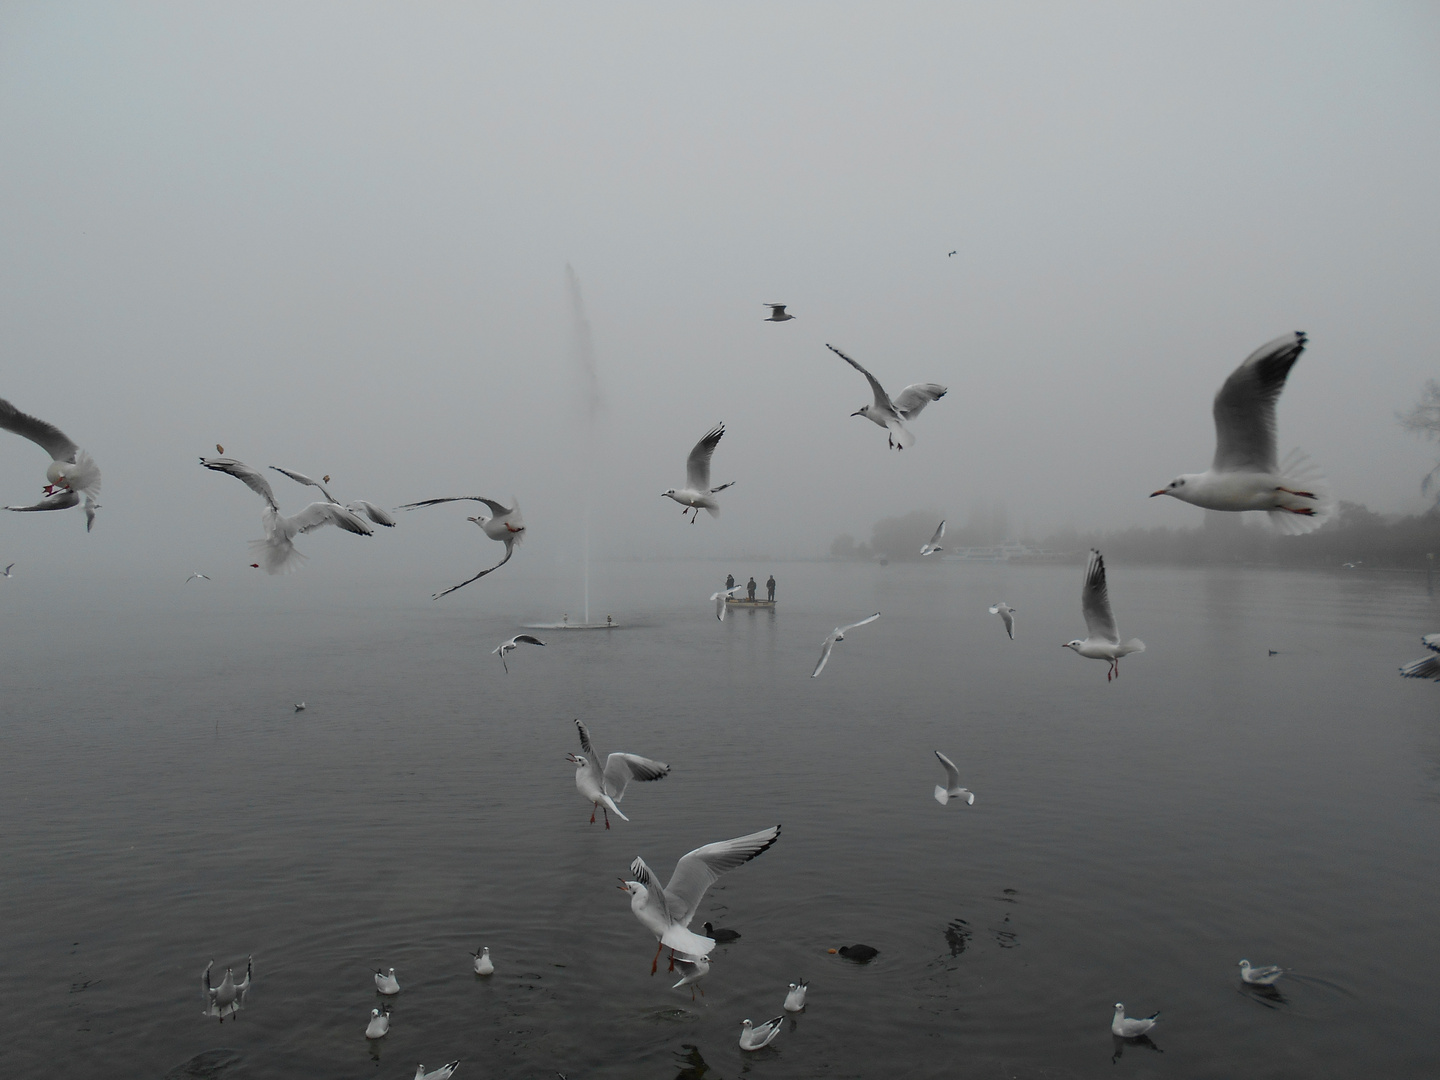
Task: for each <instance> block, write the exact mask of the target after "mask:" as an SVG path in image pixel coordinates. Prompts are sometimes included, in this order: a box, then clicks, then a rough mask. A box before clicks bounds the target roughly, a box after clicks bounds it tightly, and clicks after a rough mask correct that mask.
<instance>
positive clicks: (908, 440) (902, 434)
mask: <svg viewBox="0 0 1440 1080" xmlns="http://www.w3.org/2000/svg"><path fill="white" fill-rule="evenodd" d="M825 347H826V348H827V349H829V350H830V351H831V352H833V353H834V354H835V355H836V356H838V357H840V359H841V360H844V361H845V362H846V363H847V364H849V365H850V366H851V367H853V368H854V369H855V370H856V371H858V372H860V374H861V375H864V376H865V378H866V379H867V380H869V382H870V389H871V390H872V391H873V392H874V394H875V403H874V404H873V405H862V406H860V408H858V409H856V410H855V411H854V412H853V413H851V414H850V415H851V416H863V417H865V419H867V420H869V421H870V422H871V423H872V424H878V425H879V426H880V427H882V428H885V429H886V430H887V431H888V432H889V433H890V445H891V446H892V447H894V448H895V449H896V450H904V449H905V448H906V447H907V446H913V445H915V436H914V434H912V433H911V431H910V429H909V428H907V427H906V426H905V423H904V422H905V421H906V420H914V419H915V417H917V416H919V415H920V410H921V409H923V408H925V406H926V405H928V404H930V402H932V401H939V400H940V399H941V398H942V397H944V396H945V394H946V393H947V388H946V387H943V386H941V385H940V384H939V383H911V384H910V385H909V386H907V387H905V389H904V390H901V391H900V393H899V394H898V395H897V396H896V397H895V399H894V400H893V401H892V400H891V398H890V395H889V394H887V393H886V392H885V388H884V387H883V386H881V385H880V383H879V381H878V380H877V379H876V378H875V376H874V375H871V374H870V372H868V371H866V370H865V369H864V368H863V367H861V366H860V365H859V364H857V363H856V362H855V361H854V360H852V359H850V357H848V356H846V355H845V354H844V353H843V352H841V351H840V350H839V349H837V348H835V346H834V345H831V344H829V343H827V344H826V345H825Z"/></svg>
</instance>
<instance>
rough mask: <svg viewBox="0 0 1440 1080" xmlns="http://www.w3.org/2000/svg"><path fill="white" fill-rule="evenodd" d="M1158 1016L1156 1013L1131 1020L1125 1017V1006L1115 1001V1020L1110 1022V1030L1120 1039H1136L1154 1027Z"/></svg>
mask: <svg viewBox="0 0 1440 1080" xmlns="http://www.w3.org/2000/svg"><path fill="white" fill-rule="evenodd" d="M1159 1015H1160V1014H1159V1013H1158V1012H1156V1013H1151V1014H1150V1015H1149V1016H1146V1017H1144V1018H1142V1019H1138V1020H1132V1019H1131V1018H1130V1017H1128V1016H1126V1015H1125V1006H1124V1005H1121V1004H1120V1002H1118V1001H1117V1002H1116V1003H1115V1019H1113V1020H1111V1021H1110V1030H1111V1032H1113V1033H1114V1034H1116V1035H1118V1036H1120V1038H1122V1039H1138V1038H1139V1037H1140V1036H1141V1035H1144V1034H1145V1033H1146V1032H1147V1031H1149V1030H1150V1029H1151V1028H1153V1027H1154V1026H1155V1018H1156V1017H1158V1016H1159Z"/></svg>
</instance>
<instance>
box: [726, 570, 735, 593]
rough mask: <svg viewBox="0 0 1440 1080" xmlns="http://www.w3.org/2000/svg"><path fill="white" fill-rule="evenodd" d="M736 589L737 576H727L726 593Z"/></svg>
mask: <svg viewBox="0 0 1440 1080" xmlns="http://www.w3.org/2000/svg"><path fill="white" fill-rule="evenodd" d="M734 587H735V575H734V574H726V575H725V591H726V592H729V591H730V590H731V589H733V588H734Z"/></svg>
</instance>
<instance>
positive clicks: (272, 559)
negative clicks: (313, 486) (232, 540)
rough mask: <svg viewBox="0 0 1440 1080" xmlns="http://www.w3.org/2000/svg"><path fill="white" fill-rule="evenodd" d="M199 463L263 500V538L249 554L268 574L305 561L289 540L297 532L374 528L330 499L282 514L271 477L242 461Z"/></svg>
mask: <svg viewBox="0 0 1440 1080" xmlns="http://www.w3.org/2000/svg"><path fill="white" fill-rule="evenodd" d="M200 464H201V465H203V466H204V467H205V468H207V469H211V470H213V471H215V472H222V473H228V474H229V475H231V476H233V477H235V479H237V480H239V481H240V482H241V483H243V484H244V485H245V486H246V487H248V488H249V489H250V490H251V491H253V492H255V494H256V495H259V496H260V498H262V499H264V500H265V512H264V513H263V514H262V515H261V516H260V521H261V523H262V524H263V525H264V526H265V539H264V540H251V541H250V554H251V556H252V557H254V558H255V560H256V561H257V562H258V563H259V564H260V565H261V566H263V567H264V568H265V572H266V573H267V574H288V573H289V572H290V571H292V570H298V569H299V568H300V566H301V564H302V563H304V562H305V556H304V555H302V554H300V552H298V551H296V550H295V545H294V544H293V543H291V541H292V540H293V539H294V537H295V535H296V534H297V533H307V532H309V531H310V530H311V529H318V528H320V527H321V526H322V525H338V526H339V527H340V528H342V529H344V530H345V531H346V532H350V533H354V534H355V535H357V536H369V535H371V533H372V532H373V531H374V530H372V529H371V528H370V526H369V525H366V524H365V522H363V521H361V520H360V519H359V518H358V517H356V516H355V515H354V514H353V513H351V512H350V511H349V510H346V509H345V507H343V506H340V505H339V504H337V503H333V502H313V503H311V504H310V505H309V506H307V507H305V509H303V510H301V511H300V512H299V513H298V514H295V515H294V516H292V517H281V516H280V505H279V504H278V503H277V502H276V501H275V492H274V491H273V490H272V489H271V487H270V481H269V480H266V479H265V477H264V476H263V475H262V474H260V473H259V472H257V471H256V470H254V469H252V468H251V467H250V466H249V465H246V464H245V463H244V462H243V461H237V460H236V459H235V458H228V457H218V458H207V457H202V458H201V459H200Z"/></svg>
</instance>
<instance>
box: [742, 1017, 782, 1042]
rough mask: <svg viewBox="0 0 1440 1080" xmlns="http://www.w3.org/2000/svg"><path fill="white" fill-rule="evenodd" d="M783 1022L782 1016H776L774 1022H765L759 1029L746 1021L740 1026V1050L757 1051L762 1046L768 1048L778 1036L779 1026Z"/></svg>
mask: <svg viewBox="0 0 1440 1080" xmlns="http://www.w3.org/2000/svg"><path fill="white" fill-rule="evenodd" d="M784 1022H785V1018H784V1017H783V1016H777V1017H775V1019H774V1020H766V1021H765V1022H764V1023H763V1024H761V1025H760V1026H759V1027H755V1026H753V1025H752V1024H751V1023H750V1021H749V1020H746V1021H745V1023H744V1024H742V1025H741V1026H740V1049H741V1050H759V1049H760V1048H761V1047H762V1046H769V1045H770V1044H771V1043H772V1042H774V1041H775V1036H776V1035H779V1034H780V1025H781V1024H783V1023H784Z"/></svg>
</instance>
